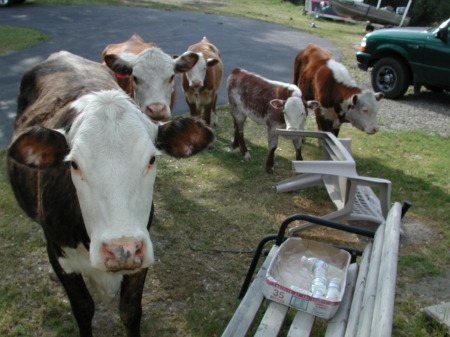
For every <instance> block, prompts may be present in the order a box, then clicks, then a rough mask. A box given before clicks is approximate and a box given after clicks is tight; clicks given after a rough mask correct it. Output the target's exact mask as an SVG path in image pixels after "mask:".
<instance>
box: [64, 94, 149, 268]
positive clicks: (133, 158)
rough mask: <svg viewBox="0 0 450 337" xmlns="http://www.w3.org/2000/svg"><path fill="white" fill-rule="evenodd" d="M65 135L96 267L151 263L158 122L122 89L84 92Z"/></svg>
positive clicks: (129, 266) (120, 266)
mask: <svg viewBox="0 0 450 337" xmlns="http://www.w3.org/2000/svg"><path fill="white" fill-rule="evenodd" d="M73 108H74V109H75V110H77V111H80V112H81V111H82V112H83V113H81V114H80V115H79V116H78V117H77V118H76V120H75V121H74V123H73V125H72V127H71V129H70V131H69V133H68V135H67V138H68V139H67V141H68V144H69V146H70V149H71V150H70V153H69V154H68V155H67V158H66V160H67V161H70V163H71V175H72V181H73V183H74V185H75V188H76V191H77V195H78V200H79V204H80V208H81V212H82V215H83V219H84V222H85V226H86V230H87V233H88V235H89V237H90V240H91V242H90V251H89V255H90V260H91V265H92V267H94V268H97V269H100V270H106V271H113V272H116V271H119V272H126V271H132V270H137V269H138V268H144V267H147V266H149V265H150V264H151V263H153V246H152V242H151V240H150V235H149V233H148V230H147V224H148V220H149V216H150V211H151V206H152V201H153V186H154V182H155V177H156V163H155V156H156V155H157V154H158V150H157V149H156V147H155V146H154V141H155V139H156V136H157V132H158V127H157V126H156V125H155V124H153V123H152V122H151V121H150V120H149V119H148V118H146V117H145V115H144V114H142V113H141V111H139V109H138V108H137V107H136V106H135V105H134V104H133V103H132V102H131V101H130V98H129V97H128V96H127V95H126V94H125V93H124V92H122V91H117V90H112V91H102V92H99V93H95V94H89V95H85V96H83V97H82V98H80V99H79V100H77V101H76V102H75V103H74V104H73Z"/></svg>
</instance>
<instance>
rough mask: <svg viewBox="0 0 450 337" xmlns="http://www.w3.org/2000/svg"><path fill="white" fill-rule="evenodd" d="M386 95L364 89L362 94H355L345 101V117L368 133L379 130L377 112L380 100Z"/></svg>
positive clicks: (343, 107)
mask: <svg viewBox="0 0 450 337" xmlns="http://www.w3.org/2000/svg"><path fill="white" fill-rule="evenodd" d="M383 97H384V95H383V94H382V93H374V92H373V91H370V90H363V91H362V92H361V94H358V95H353V96H352V97H351V98H349V99H348V100H346V101H344V103H343V106H342V109H343V111H345V118H346V119H347V120H348V121H349V122H350V123H351V124H352V125H353V126H354V127H356V128H358V129H360V130H361V131H364V132H366V133H368V134H374V133H376V132H377V131H378V129H379V127H378V124H377V114H378V110H379V101H380V100H381V99H382V98H383Z"/></svg>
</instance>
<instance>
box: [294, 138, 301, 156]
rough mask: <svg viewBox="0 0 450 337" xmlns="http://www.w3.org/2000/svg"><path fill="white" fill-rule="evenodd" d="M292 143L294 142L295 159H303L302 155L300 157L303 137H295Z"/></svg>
mask: <svg viewBox="0 0 450 337" xmlns="http://www.w3.org/2000/svg"><path fill="white" fill-rule="evenodd" d="M292 143H293V144H294V148H295V159H296V160H303V157H302V144H303V138H295V139H293V140H292Z"/></svg>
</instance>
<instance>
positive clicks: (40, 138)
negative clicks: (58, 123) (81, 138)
mask: <svg viewBox="0 0 450 337" xmlns="http://www.w3.org/2000/svg"><path fill="white" fill-rule="evenodd" d="M68 153H69V146H68V145H67V142H66V137H65V136H64V135H63V134H62V133H61V132H58V131H56V130H51V129H47V128H43V127H41V126H33V127H31V128H29V129H27V130H26V131H25V132H24V133H22V134H21V135H20V136H19V137H17V138H16V139H15V140H14V141H13V143H12V144H11V145H10V147H9V149H8V156H9V157H10V158H12V159H13V160H15V161H16V162H18V163H21V164H24V165H27V166H29V167H33V168H41V169H42V168H48V167H52V166H55V165H57V164H59V163H61V162H62V161H63V160H64V158H65V156H66V155H67V154H68Z"/></svg>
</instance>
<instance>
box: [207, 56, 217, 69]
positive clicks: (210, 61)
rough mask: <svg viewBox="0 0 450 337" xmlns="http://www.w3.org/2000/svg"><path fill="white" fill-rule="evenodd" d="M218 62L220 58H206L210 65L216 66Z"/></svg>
mask: <svg viewBox="0 0 450 337" xmlns="http://www.w3.org/2000/svg"><path fill="white" fill-rule="evenodd" d="M217 63H219V60H218V59H213V58H210V59H207V60H206V65H207V66H208V67H213V66H215V65H216V64H217Z"/></svg>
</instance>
